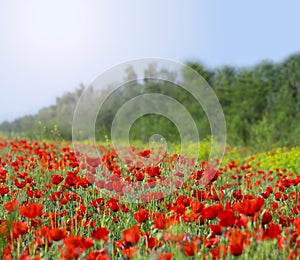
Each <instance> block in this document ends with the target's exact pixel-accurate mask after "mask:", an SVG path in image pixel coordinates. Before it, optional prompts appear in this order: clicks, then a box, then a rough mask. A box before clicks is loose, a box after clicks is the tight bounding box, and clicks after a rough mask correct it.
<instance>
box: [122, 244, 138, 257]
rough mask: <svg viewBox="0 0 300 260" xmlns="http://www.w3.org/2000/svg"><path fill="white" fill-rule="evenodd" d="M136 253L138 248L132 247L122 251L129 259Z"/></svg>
mask: <svg viewBox="0 0 300 260" xmlns="http://www.w3.org/2000/svg"><path fill="white" fill-rule="evenodd" d="M137 251H138V248H137V247H136V246H132V247H129V248H126V249H123V250H122V253H123V254H124V255H126V256H127V257H128V258H129V259H130V258H133V257H134V256H135V255H136V253H137Z"/></svg>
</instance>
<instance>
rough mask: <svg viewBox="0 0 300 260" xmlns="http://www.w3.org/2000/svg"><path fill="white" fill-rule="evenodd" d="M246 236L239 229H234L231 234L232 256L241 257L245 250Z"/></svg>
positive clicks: (230, 248)
mask: <svg viewBox="0 0 300 260" xmlns="http://www.w3.org/2000/svg"><path fill="white" fill-rule="evenodd" d="M244 240H245V235H244V234H243V233H242V231H241V230H239V229H232V230H231V232H230V233H229V250H230V253H231V254H232V255H241V254H242V253H243V250H244Z"/></svg>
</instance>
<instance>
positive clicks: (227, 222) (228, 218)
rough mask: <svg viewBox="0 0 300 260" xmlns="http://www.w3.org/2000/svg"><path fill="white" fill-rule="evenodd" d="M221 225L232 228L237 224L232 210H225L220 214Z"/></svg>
mask: <svg viewBox="0 0 300 260" xmlns="http://www.w3.org/2000/svg"><path fill="white" fill-rule="evenodd" d="M218 219H219V224H220V225H221V226H224V227H232V226H233V225H234V223H235V215H234V211H233V210H232V209H225V210H224V211H221V212H219V214H218Z"/></svg>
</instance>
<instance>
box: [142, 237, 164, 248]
mask: <svg viewBox="0 0 300 260" xmlns="http://www.w3.org/2000/svg"><path fill="white" fill-rule="evenodd" d="M145 246H147V247H148V248H149V249H151V250H152V249H153V248H155V247H156V248H157V247H160V246H162V242H161V241H159V240H158V239H157V238H155V237H149V238H147V240H145Z"/></svg>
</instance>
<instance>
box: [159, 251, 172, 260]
mask: <svg viewBox="0 0 300 260" xmlns="http://www.w3.org/2000/svg"><path fill="white" fill-rule="evenodd" d="M172 257H173V254H172V253H170V252H168V253H159V255H158V260H171V259H172Z"/></svg>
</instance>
